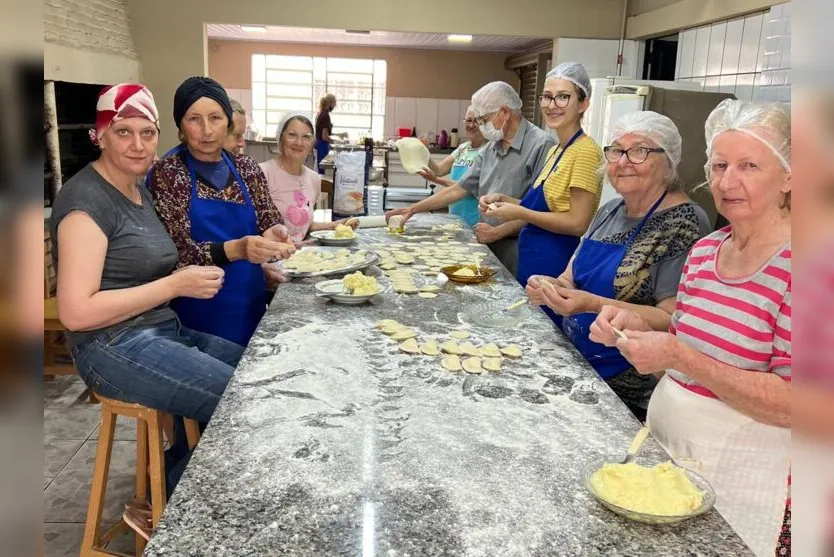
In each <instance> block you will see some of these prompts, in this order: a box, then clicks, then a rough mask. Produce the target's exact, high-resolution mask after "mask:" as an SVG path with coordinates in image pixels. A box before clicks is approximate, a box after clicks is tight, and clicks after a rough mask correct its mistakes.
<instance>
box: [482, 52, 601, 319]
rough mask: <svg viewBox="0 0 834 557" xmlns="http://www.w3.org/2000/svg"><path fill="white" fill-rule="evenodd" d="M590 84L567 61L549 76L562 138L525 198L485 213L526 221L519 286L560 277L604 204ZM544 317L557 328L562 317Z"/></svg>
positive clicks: (545, 109) (500, 199) (552, 113)
mask: <svg viewBox="0 0 834 557" xmlns="http://www.w3.org/2000/svg"><path fill="white" fill-rule="evenodd" d="M590 93H591V83H590V79H589V78H588V73H587V72H586V71H585V68H584V67H583V66H582V65H581V64H577V63H575V62H567V63H564V64H560V65H558V66H557V67H556V68H554V69H553V70H551V71H550V72H548V74H547V79H546V80H545V83H544V91H543V92H542V94H541V95H539V106H540V107H541V111H542V116H543V118H544V122H545V124H546V125H547V127H549V128H550V129H552V130H554V131H555V132H556V135H557V136H558V137H559V145H557V146H554V147H553V148H551V150H550V152H549V153H548V156H547V159H546V162H545V164H544V166H543V168H542V170H541V172H540V173H539V175H538V177H537V178H536V180H535V181H534V182H533V184H532V185H531V187H530V188H529V189H528V190H527V193H526V194H525V195H524V197H523V198H522V199H513V198H512V197H509V196H507V195H503V194H492V195H485V196H483V197H482V198H481V200H480V209H481V211H483V212H484V213H485V214H486V215H487V216H491V217H495V218H497V219H499V220H501V221H502V222H507V221H514V220H521V221H523V222H524V223H525V224H524V227H523V228H522V229H521V232H520V234H519V238H518V274H517V277H518V281H519V282H520V283H521V284H522V285H524V286H526V285H527V281H528V280H529V278H530V277H531V276H533V275H546V276H550V277H557V276H559V275H560V274H561V273H562V272H563V271H564V270H565V267H566V266H567V264H568V261H569V260H570V257H571V256H572V255H573V252H574V251H575V250H576V247H577V246H578V245H579V238H580V237H581V236H582V234H584V233H585V231H586V230H587V229H588V225H589V224H590V223H591V219H592V218H593V217H594V213H595V212H596V210H597V206H598V205H599V199H600V195H601V190H602V187H601V182H602V181H601V179H600V176H599V172H598V169H599V165H600V162H601V161H602V152H601V150H600V148H599V145H597V144H596V142H595V141H594V140H593V139H592V138H591V137H590V136H588V135H585V134H584V133H583V131H582V115H583V114H584V113H585V111H586V110H587V109H588V104H589V97H590ZM545 312H546V313H547V314H548V315H549V316H550V318H551V319H553V320H554V321H555V322H556V323H557V324H558V323H559V321H560V317H559V316H558V315H556V314H554V313H553V312H551V311H550V310H549V309H547V308H545Z"/></svg>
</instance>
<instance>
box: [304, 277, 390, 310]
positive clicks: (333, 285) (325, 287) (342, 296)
mask: <svg viewBox="0 0 834 557" xmlns="http://www.w3.org/2000/svg"><path fill="white" fill-rule="evenodd" d="M315 288H316V292H317V294H316V295H317V296H319V297H322V298H329V299H331V300H333V301H334V302H336V303H337V304H344V305H347V306H358V305H360V304H364V303H365V302H367V301H369V300H370V299H371V298H373V297H374V296H378V295H379V294H382V289H381V288H380V289H379V290H378V291H377V292H376V293H374V294H363V295H361V296H356V295H354V294H346V293H345V291H344V284H343V283H342V279H333V280H323V281H321V282H318V283H316V285H315Z"/></svg>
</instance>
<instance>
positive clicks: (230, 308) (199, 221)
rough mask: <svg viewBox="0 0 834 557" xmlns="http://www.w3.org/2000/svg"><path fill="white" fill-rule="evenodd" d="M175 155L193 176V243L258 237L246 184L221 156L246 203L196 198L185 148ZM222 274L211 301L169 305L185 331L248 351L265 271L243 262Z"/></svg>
mask: <svg viewBox="0 0 834 557" xmlns="http://www.w3.org/2000/svg"><path fill="white" fill-rule="evenodd" d="M173 152H175V153H177V154H182V155H183V156H184V158H185V162H186V166H188V174H189V175H190V177H191V201H190V205H189V209H188V218H189V220H190V221H191V238H192V239H193V240H194V241H195V242H227V241H229V240H237V239H238V238H243V237H244V236H257V235H260V230H259V228H258V220H257V217H256V216H255V206H254V205H253V204H252V199H251V198H250V197H249V192H248V190H247V188H246V184H245V183H244V182H243V179H242V178H241V177H240V174H239V173H238V171H237V168H235V165H234V163H233V162H232V160H231V158H229V155H227V154H226V152H225V151H223V153H222V154H223V160H224V161H225V162H226V164H227V165H229V169H230V170H231V171H232V176H234V179H235V180H236V181H237V183H238V184H239V185H240V189H241V191H242V192H243V197H244V199H245V200H246V203H244V204H240V203H230V202H227V201H220V200H217V199H201V198H200V197H198V196H197V176H196V174H195V172H194V163H193V161H192V159H191V155H190V154H189V153H188V150H186V149H185V147H184V146H180V147H179V148H177V149H175V150H174V151H173ZM223 270H224V271H225V273H226V274H225V276H224V279H223V287H222V288H221V289H220V292H218V293H217V295H216V296H215V297H214V298H211V299H209V300H197V299H195V298H177V299H175V300H173V301H172V302H171V307H172V308H173V309H174V311H176V312H177V315H178V316H179V318H180V321H182V324H183V325H185V326H186V327H188V328H190V329H195V330H197V331H203V332H205V333H209V334H212V335H216V336H219V337H222V338H225V339H227V340H230V341H232V342H235V343H237V344H240V345H241V346H246V345H247V344H248V343H249V339H250V338H251V336H252V333H254V332H255V329H256V328H257V326H258V323H259V322H260V320H261V317H263V314H264V313H265V312H266V304H267V290H266V281H265V279H264V272H263V269H262V268H261V266H260V265H256V264H254V263H250V262H249V261H246V260H245V259H241V260H238V261H233V262H231V263H229V264H227V265H225V266H224V267H223Z"/></svg>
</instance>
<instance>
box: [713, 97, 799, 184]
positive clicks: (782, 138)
mask: <svg viewBox="0 0 834 557" xmlns="http://www.w3.org/2000/svg"><path fill="white" fill-rule="evenodd" d="M726 131H737V132H741V133H744V134H747V135H749V136H750V137H754V138H756V139H758V140H759V141H761V142H762V143H764V144H765V145H766V146H767V147H769V148H770V150H771V151H772V152H773V154H774V156H775V157H776V158H777V159H779V163H780V164H781V165H782V167H783V168H784V169H785V170H786V171H787V172H790V171H791V113H790V110H789V109H788V107H787V106H786V105H784V104H782V103H773V102H745V101H737V100H733V99H725V100H723V101H721V102H720V103H719V104H718V106H716V107H715V109H714V110H713V111H712V112H711V113H710V115H709V117H708V118H707V122H706V124H705V125H704V135H705V136H706V139H707V159H709V158H710V155H711V154H712V142H713V141H714V140H715V138H716V136H718V134H720V133H723V132H726ZM707 177H709V163H707Z"/></svg>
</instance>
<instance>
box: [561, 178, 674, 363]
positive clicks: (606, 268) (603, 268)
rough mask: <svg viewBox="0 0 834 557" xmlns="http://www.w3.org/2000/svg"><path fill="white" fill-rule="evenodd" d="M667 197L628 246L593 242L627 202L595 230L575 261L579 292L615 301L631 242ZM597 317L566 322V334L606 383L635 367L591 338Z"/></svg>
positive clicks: (634, 232) (578, 316) (632, 236)
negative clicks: (616, 284) (617, 281)
mask: <svg viewBox="0 0 834 557" xmlns="http://www.w3.org/2000/svg"><path fill="white" fill-rule="evenodd" d="M665 197H666V193H664V194H663V195H662V196H660V199H658V200H657V201H656V202H655V204H654V205H653V206H652V208H651V209H650V210H649V212H648V213H646V216H644V217H643V219H642V220H641V221H640V223H639V224H638V225H637V226H635V227H634V229H633V230H632V231H631V234H629V236H628V239H627V240H626V243H625V244H609V243H606V242H600V241H599V240H592V238H593V236H594V233H595V232H596V231H597V230H598V229H599V227H600V226H602V225H603V224H604V223H605V222H606V221H607V220H608V219H609V218H611V215H613V214H614V213H616V212H617V211H618V210H619V209H620V207H622V206H623V204H624V203H625V201H621V202H620V204H619V205H617V207H616V208H615V209H614V210H613V211H611V212H610V213H608V214H607V215H606V216H605V218H603V219H602V220H601V221H600V222H599V224H597V225H596V226H595V227H594V229H593V230H591V232H590V233H589V234H588V236H587V237H586V238H585V240H584V241H583V242H582V247H580V248H579V251H578V252H577V254H576V258H574V260H573V282H574V284H575V285H576V288H577V289H579V290H584V291H585V292H590V293H591V294H596V295H597V296H602V297H604V298H610V299H612V300H613V299H615V296H616V294H615V292H614V277H615V276H616V274H617V269H619V267H620V263H621V262H622V260H623V257H625V254H626V252H627V251H628V248H629V246H630V245H631V242H633V241H634V239H635V238H636V237H637V235H638V234H639V233H640V230H642V229H643V225H645V224H646V222H648V220H649V219H650V218H651V216H652V215H653V214H654V212H655V211H656V210H657V208H658V207H659V206H660V204H661V203H662V202H663V198H665ZM596 317H597V314H595V313H578V314H576V315H571V316H569V317H565V318H564V321H563V322H562V331H563V332H564V333H565V336H567V337H568V339H570V341H571V342H572V343H573V345H574V346H575V347H576V349H577V350H579V352H580V353H581V354H582V355H583V356H585V358H586V359H587V360H588V362H589V363H590V364H591V365H592V366H593V368H594V369H595V370H596V372H597V373H598V374H599V376H600V377H602V378H603V379H609V378H611V377H614V376H615V375H618V374H620V373H621V372H623V371H625V370H626V369H628V368H629V367H630V365H631V364H629V363H628V361H627V360H626V359H625V358H624V357H623V356H622V354H620V351H619V350H617V348H616V347H613V346H612V347H607V346H605V345H603V344H599V343H596V342H594V341H592V340H591V339H590V338H589V335H590V328H591V323H593V322H594V320H595V319H596Z"/></svg>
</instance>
